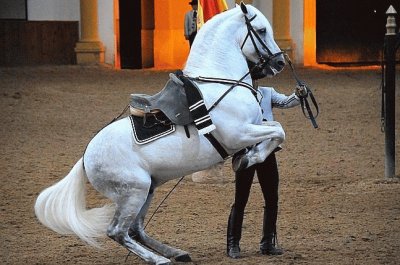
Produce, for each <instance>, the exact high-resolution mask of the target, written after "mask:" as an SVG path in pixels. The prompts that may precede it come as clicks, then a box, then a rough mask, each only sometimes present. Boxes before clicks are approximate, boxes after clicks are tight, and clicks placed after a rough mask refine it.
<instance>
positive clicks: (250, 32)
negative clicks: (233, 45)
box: [240, 9, 319, 128]
mask: <svg viewBox="0 0 400 265" xmlns="http://www.w3.org/2000/svg"><path fill="white" fill-rule="evenodd" d="M242 11H243V13H244V14H245V16H244V19H245V20H246V26H247V35H246V37H245V39H244V41H243V43H242V45H241V47H240V49H241V50H243V46H244V45H245V43H246V41H247V39H248V38H249V37H250V40H251V42H252V43H253V46H254V49H255V50H256V52H257V55H258V58H259V61H258V63H256V64H255V66H254V67H253V68H252V69H250V72H249V73H251V72H252V71H255V70H256V69H257V67H260V69H262V68H264V67H265V65H266V64H268V63H269V61H270V60H272V59H273V58H275V57H277V56H279V55H281V54H283V55H284V58H285V60H286V61H287V63H288V64H289V66H290V70H291V71H292V74H293V77H294V79H295V80H296V82H297V86H298V87H299V88H300V89H302V90H303V91H305V94H304V95H302V96H300V97H299V98H300V104H301V109H302V111H303V114H304V116H305V117H306V118H308V119H310V120H311V123H312V125H313V126H314V128H318V124H317V121H316V118H317V117H318V114H319V107H318V103H317V101H316V100H315V97H314V94H313V93H312V91H311V89H310V88H309V87H308V86H307V85H306V83H305V82H304V81H302V80H300V78H299V77H298V76H297V73H296V71H295V69H294V66H293V64H292V61H291V60H290V58H289V55H288V54H287V53H285V52H282V51H281V52H278V53H275V54H274V53H272V52H271V50H270V49H269V48H268V46H267V45H266V44H265V42H264V41H263V40H262V39H261V37H260V35H258V33H257V32H256V30H255V29H254V28H253V26H252V25H251V21H253V20H254V19H255V18H256V16H257V15H254V16H253V17H251V18H248V17H247V16H246V14H247V10H246V9H242ZM256 40H257V41H258V42H259V43H260V44H261V46H262V47H263V49H264V50H265V51H267V53H268V57H265V56H263V55H262V54H261V52H260V50H259V48H258V47H257V44H256ZM308 96H309V97H310V99H311V102H312V104H313V105H314V108H315V110H316V114H315V115H314V113H313V112H312V110H311V105H310V103H309V102H308ZM305 110H307V114H306V112H305Z"/></svg>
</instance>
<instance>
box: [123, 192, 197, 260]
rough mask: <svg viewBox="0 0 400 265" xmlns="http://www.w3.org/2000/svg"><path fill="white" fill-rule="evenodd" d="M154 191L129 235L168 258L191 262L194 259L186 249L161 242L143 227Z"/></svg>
mask: <svg viewBox="0 0 400 265" xmlns="http://www.w3.org/2000/svg"><path fill="white" fill-rule="evenodd" d="M153 196H154V193H153V192H152V191H150V193H149V195H148V197H147V200H146V203H145V204H144V205H143V207H142V209H141V210H140V213H139V215H138V217H137V218H136V222H135V223H134V225H133V226H131V228H130V232H129V235H130V236H131V237H132V238H133V239H135V240H137V241H138V242H140V243H142V244H143V245H145V246H146V247H149V248H151V249H153V250H154V251H157V252H158V253H160V254H161V255H162V256H164V257H167V258H174V259H175V260H176V261H181V262H190V261H192V259H191V258H190V256H189V253H187V252H186V251H183V250H180V249H177V248H173V247H171V246H168V245H166V244H163V243H161V242H160V241H158V240H155V239H153V238H151V237H150V236H148V235H147V234H146V232H145V231H144V227H143V221H144V217H145V216H146V214H147V211H148V209H149V206H150V203H151V200H152V199H153Z"/></svg>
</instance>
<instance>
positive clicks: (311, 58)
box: [304, 0, 317, 66]
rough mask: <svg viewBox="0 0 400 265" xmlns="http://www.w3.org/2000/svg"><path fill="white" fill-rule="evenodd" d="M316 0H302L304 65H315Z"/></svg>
mask: <svg viewBox="0 0 400 265" xmlns="http://www.w3.org/2000/svg"><path fill="white" fill-rule="evenodd" d="M316 14H317V8H316V0H304V66H313V65H317V58H316V57H317V56H316V53H317V37H316V19H317V15H316Z"/></svg>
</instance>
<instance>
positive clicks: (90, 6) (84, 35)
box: [75, 0, 104, 64]
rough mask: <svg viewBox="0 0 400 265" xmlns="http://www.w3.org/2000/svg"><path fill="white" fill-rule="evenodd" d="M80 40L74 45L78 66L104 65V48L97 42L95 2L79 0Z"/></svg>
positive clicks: (94, 0) (95, 0) (93, 0)
mask: <svg viewBox="0 0 400 265" xmlns="http://www.w3.org/2000/svg"><path fill="white" fill-rule="evenodd" d="M80 11H81V39H80V41H79V42H77V43H76V46H75V53H76V61H77V63H78V64H96V63H104V46H103V44H102V43H101V42H100V41H99V33H98V32H99V31H98V15H97V12H98V9H97V0H80Z"/></svg>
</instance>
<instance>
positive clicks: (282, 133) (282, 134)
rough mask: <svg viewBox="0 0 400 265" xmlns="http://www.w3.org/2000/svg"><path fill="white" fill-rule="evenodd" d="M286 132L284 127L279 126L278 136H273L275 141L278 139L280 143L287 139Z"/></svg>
mask: <svg viewBox="0 0 400 265" xmlns="http://www.w3.org/2000/svg"><path fill="white" fill-rule="evenodd" d="M285 138H286V134H285V131H284V130H283V128H282V127H279V128H278V129H277V130H276V136H274V137H273V139H274V140H275V141H278V142H279V143H280V144H281V143H283V142H284V141H285Z"/></svg>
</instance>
